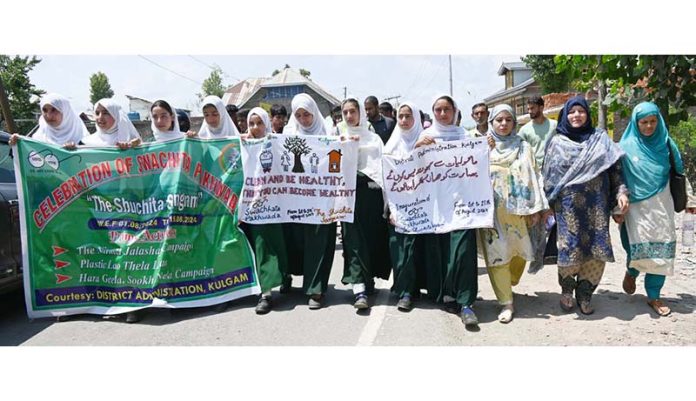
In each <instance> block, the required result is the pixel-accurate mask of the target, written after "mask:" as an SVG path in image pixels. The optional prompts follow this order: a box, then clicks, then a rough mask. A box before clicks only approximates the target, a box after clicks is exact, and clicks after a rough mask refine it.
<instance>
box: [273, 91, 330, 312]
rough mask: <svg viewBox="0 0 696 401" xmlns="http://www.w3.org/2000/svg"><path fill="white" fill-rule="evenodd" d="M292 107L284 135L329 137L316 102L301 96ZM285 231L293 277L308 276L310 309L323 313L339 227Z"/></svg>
mask: <svg viewBox="0 0 696 401" xmlns="http://www.w3.org/2000/svg"><path fill="white" fill-rule="evenodd" d="M291 105H292V110H291V116H290V122H289V123H288V125H287V126H286V127H285V129H283V135H286V134H288V135H294V134H300V135H328V131H327V129H326V126H325V125H324V118H323V117H322V115H321V112H320V111H319V107H318V106H317V103H316V102H315V101H314V99H312V98H311V97H310V96H309V95H307V94H305V93H300V94H299V95H296V96H295V97H294V98H293V99H292V102H291ZM284 230H285V239H286V247H287V250H288V259H289V269H291V271H290V272H289V273H290V274H294V275H304V280H303V285H302V288H303V291H304V292H305V294H307V295H309V309H319V308H321V307H322V305H323V300H324V293H325V292H326V290H327V288H328V285H329V275H330V274H331V264H332V263H333V257H334V251H335V247H336V223H330V224H300V223H286V224H285V225H284ZM284 286H286V285H285V284H284ZM281 291H282V288H281Z"/></svg>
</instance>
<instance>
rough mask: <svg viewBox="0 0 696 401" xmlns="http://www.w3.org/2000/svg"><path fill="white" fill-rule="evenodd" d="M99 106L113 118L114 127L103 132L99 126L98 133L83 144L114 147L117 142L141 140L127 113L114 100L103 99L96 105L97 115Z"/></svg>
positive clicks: (86, 139)
mask: <svg viewBox="0 0 696 401" xmlns="http://www.w3.org/2000/svg"><path fill="white" fill-rule="evenodd" d="M99 105H101V106H102V107H103V108H105V109H106V111H108V112H109V114H110V115H111V117H113V118H114V125H112V126H111V127H110V128H108V129H107V130H103V129H101V128H99V125H97V132H95V133H94V134H92V135H90V136H88V137H86V138H84V139H82V143H84V144H85V145H93V146H104V145H107V146H114V145H116V142H130V141H131V140H133V139H136V138H140V135H139V134H138V131H137V130H136V129H135V126H133V123H132V122H131V121H130V119H129V118H128V115H127V114H126V112H124V111H123V109H121V106H119V105H118V104H117V103H116V102H114V100H113V99H102V100H100V101H98V102H97V103H95V104H94V113H95V115H96V112H97V106H99Z"/></svg>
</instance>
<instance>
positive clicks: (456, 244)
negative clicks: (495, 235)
mask: <svg viewBox="0 0 696 401" xmlns="http://www.w3.org/2000/svg"><path fill="white" fill-rule="evenodd" d="M443 245H446V246H447V247H448V248H449V249H448V252H447V253H446V254H448V255H449V258H448V260H447V270H446V275H445V281H444V291H445V295H447V296H448V297H451V298H453V299H454V300H455V301H456V302H457V303H458V304H459V305H462V306H471V305H473V304H474V301H476V294H477V293H478V260H477V257H476V230H457V231H452V232H451V233H449V241H448V242H446V243H445V244H443Z"/></svg>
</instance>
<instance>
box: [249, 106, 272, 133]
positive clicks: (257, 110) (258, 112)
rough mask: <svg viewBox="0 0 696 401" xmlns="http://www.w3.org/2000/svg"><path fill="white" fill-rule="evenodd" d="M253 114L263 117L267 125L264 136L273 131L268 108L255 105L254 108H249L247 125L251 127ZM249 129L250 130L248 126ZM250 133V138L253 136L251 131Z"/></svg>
mask: <svg viewBox="0 0 696 401" xmlns="http://www.w3.org/2000/svg"><path fill="white" fill-rule="evenodd" d="M252 115H257V116H259V118H261V120H262V121H263V125H264V126H265V127H266V132H265V133H264V136H266V135H268V134H271V133H273V127H271V118H270V117H269V116H268V113H267V112H266V110H264V109H262V108H261V107H254V108H253V109H251V110H249V114H247V127H249V121H250V120H251V116H252ZM247 131H249V129H248V128H247ZM249 135H250V136H249V137H250V138H253V136H251V132H249Z"/></svg>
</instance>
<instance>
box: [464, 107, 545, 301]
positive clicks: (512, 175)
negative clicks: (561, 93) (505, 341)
mask: <svg viewBox="0 0 696 401" xmlns="http://www.w3.org/2000/svg"><path fill="white" fill-rule="evenodd" d="M504 112H507V113H508V114H509V115H510V116H513V111H512V109H511V108H510V107H509V106H507V105H501V106H496V108H494V109H493V112H492V113H491V118H490V120H491V124H492V125H493V126H494V127H495V126H496V122H495V121H493V120H494V118H495V116H496V115H498V114H501V113H504ZM491 136H492V137H493V138H494V140H495V142H496V146H495V148H494V149H492V150H491V153H490V175H491V184H492V187H493V194H494V205H495V214H494V227H495V228H493V229H490V228H482V229H478V230H477V235H478V237H479V246H480V249H481V253H482V254H483V258H484V260H485V261H486V267H487V270H488V277H489V278H490V280H491V285H492V287H493V291H494V292H495V295H496V298H497V299H498V303H500V304H501V305H512V303H513V296H512V286H513V285H515V284H517V283H519V281H520V278H521V277H522V272H523V271H524V266H525V264H526V261H528V260H530V261H531V260H534V257H535V251H534V245H535V244H536V242H537V241H534V242H533V241H532V238H531V230H530V227H529V225H528V217H527V216H531V215H534V214H536V213H540V212H541V211H543V210H545V209H548V202H547V201H546V197H545V196H544V192H543V190H542V186H541V176H540V174H539V170H538V169H537V167H536V163H535V159H534V155H533V153H532V148H531V146H530V145H529V144H528V143H527V142H524V141H522V140H521V139H520V138H519V137H518V136H516V135H515V134H514V132H511V133H509V134H508V135H499V134H497V133H496V132H495V131H492V133H491ZM539 224H540V223H539V222H537V225H539ZM541 224H543V223H541Z"/></svg>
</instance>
